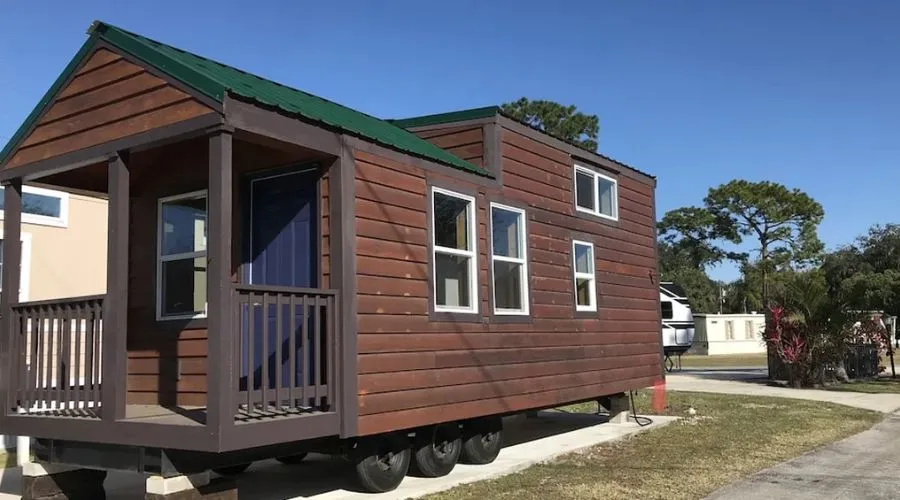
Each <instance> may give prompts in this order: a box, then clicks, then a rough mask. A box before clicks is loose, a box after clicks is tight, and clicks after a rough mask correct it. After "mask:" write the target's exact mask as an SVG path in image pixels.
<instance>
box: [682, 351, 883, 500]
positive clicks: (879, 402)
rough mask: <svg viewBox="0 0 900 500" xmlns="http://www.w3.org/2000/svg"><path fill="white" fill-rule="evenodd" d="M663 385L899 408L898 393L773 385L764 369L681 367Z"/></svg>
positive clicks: (871, 406)
mask: <svg viewBox="0 0 900 500" xmlns="http://www.w3.org/2000/svg"><path fill="white" fill-rule="evenodd" d="M666 388H667V389H668V390H670V391H695V392H715V393H720V394H743V395H748V396H772V397H782V398H793V399H805V400H812V401H824V402H828V403H837V404H842V405H846V406H853V407H856V408H863V409H866V410H873V411H878V412H881V413H893V412H895V411H898V410H900V394H863V393H859V392H837V391H821V390H815V389H789V388H787V387H773V386H771V385H769V384H768V383H767V381H766V370H765V368H757V369H730V370H722V369H718V370H684V371H682V372H677V373H674V374H672V373H670V374H667V375H666ZM897 498H900V491H898V494H897Z"/></svg>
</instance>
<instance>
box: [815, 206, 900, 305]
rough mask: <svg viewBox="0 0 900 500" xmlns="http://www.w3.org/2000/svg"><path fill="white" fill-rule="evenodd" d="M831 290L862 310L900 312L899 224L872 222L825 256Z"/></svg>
mask: <svg viewBox="0 0 900 500" xmlns="http://www.w3.org/2000/svg"><path fill="white" fill-rule="evenodd" d="M822 269H823V271H824V273H825V276H826V279H827V281H828V287H829V293H830V294H831V295H833V296H836V297H844V299H845V300H846V301H847V303H848V304H850V305H851V306H852V307H854V308H856V309H860V310H882V311H885V312H886V313H888V314H891V315H900V225H896V224H888V225H885V226H878V225H876V226H872V227H871V228H870V229H869V231H868V232H867V233H866V234H865V235H863V236H860V237H859V238H857V240H856V242H855V244H852V245H847V246H845V247H843V248H840V249H838V250H836V251H834V252H832V253H830V254H828V255H827V256H826V257H825V260H824V263H823V265H822Z"/></svg>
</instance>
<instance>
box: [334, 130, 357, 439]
mask: <svg viewBox="0 0 900 500" xmlns="http://www.w3.org/2000/svg"><path fill="white" fill-rule="evenodd" d="M341 142H342V148H341V156H340V157H339V158H337V159H335V161H334V163H332V164H331V168H330V169H329V170H328V190H329V193H328V197H329V205H330V213H329V218H328V220H329V221H330V223H331V228H330V237H329V243H330V244H331V246H330V248H329V256H330V257H329V259H330V261H331V268H330V278H329V279H330V285H331V288H335V289H337V290H340V305H339V307H338V311H339V312H340V318H339V320H338V325H337V327H338V328H337V331H338V333H339V335H340V344H339V345H340V350H339V351H338V356H337V359H338V362H337V369H338V372H339V380H340V386H339V391H338V397H337V401H336V403H337V411H338V414H339V415H340V419H341V431H340V432H341V434H340V435H341V437H351V436H355V435H356V434H357V424H358V420H359V403H358V400H357V392H358V391H357V366H356V365H357V345H356V333H357V321H356V311H357V295H356V162H355V161H354V159H353V151H352V150H351V149H350V148H349V147H348V146H347V143H346V139H342V141H341ZM329 383H330V382H329Z"/></svg>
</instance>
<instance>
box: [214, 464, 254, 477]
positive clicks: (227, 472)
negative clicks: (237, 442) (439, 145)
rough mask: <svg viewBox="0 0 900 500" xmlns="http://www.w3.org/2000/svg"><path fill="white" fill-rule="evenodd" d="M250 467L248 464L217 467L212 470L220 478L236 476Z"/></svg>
mask: <svg viewBox="0 0 900 500" xmlns="http://www.w3.org/2000/svg"><path fill="white" fill-rule="evenodd" d="M249 467H250V464H249V463H246V464H238V465H229V466H227V467H219V468H216V469H213V472H215V473H216V474H218V475H220V476H237V475H238V474H241V473H243V472H244V471H246V470H247V469H248V468H249Z"/></svg>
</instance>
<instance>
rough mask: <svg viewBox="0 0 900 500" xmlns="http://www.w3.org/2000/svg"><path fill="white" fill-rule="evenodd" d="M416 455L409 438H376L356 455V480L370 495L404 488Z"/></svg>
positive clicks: (363, 445)
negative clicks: (411, 463)
mask: <svg viewBox="0 0 900 500" xmlns="http://www.w3.org/2000/svg"><path fill="white" fill-rule="evenodd" d="M411 456H412V453H411V452H410V449H409V441H408V439H407V438H406V436H405V435H400V434H394V435H388V436H381V437H373V438H370V439H367V440H365V441H364V442H362V443H360V445H359V447H358V448H357V449H356V450H355V451H354V453H353V457H354V458H353V461H354V464H355V466H356V480H357V481H358V482H359V486H360V487H362V489H363V490H364V491H366V492H369V493H383V492H385V491H391V490H393V489H396V488H397V486H400V483H401V482H402V481H403V478H404V477H406V473H407V472H409V463H410V460H411Z"/></svg>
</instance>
